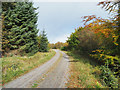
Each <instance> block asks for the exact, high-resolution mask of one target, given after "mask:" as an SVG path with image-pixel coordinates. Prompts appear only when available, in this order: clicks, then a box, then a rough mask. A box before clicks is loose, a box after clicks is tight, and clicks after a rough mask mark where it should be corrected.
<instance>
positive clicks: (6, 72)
mask: <svg viewBox="0 0 120 90" xmlns="http://www.w3.org/2000/svg"><path fill="white" fill-rule="evenodd" d="M54 55H55V51H53V50H50V51H49V52H44V53H42V52H38V53H36V54H35V55H34V56H30V57H17V56H13V57H5V58H2V84H3V85H4V84H5V83H7V82H9V81H11V80H13V79H15V78H17V77H18V76H20V75H23V74H25V73H27V72H29V71H30V70H32V69H34V68H36V67H38V66H40V65H42V64H44V63H45V62H47V61H48V60H50V59H51V58H52V57H53V56H54Z"/></svg>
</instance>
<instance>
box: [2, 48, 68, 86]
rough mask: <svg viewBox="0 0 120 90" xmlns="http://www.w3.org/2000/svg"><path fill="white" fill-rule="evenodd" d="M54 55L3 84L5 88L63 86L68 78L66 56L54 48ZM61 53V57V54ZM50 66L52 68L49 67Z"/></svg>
mask: <svg viewBox="0 0 120 90" xmlns="http://www.w3.org/2000/svg"><path fill="white" fill-rule="evenodd" d="M54 50H55V51H56V55H55V56H54V57H53V58H52V59H51V60H49V61H48V62H46V63H45V64H43V65H41V66H39V67H37V68H36V69H33V70H32V71H30V72H29V73H27V74H25V75H23V76H20V77H19V78H17V79H15V80H13V81H11V82H9V83H7V84H5V85H4V86H3V87H5V88H31V87H32V86H34V84H36V85H37V86H36V88H65V83H66V82H67V79H68V75H69V74H68V70H69V68H68V66H69V59H68V56H67V55H66V54H65V53H64V52H62V51H60V50H56V49H54ZM60 54H62V57H61V55H60ZM51 68H52V69H51Z"/></svg>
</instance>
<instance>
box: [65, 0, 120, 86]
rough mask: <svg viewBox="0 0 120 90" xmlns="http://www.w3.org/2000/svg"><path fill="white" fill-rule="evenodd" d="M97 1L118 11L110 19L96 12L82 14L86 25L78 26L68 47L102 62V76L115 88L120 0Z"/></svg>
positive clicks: (119, 68) (118, 72) (119, 53)
mask: <svg viewBox="0 0 120 90" xmlns="http://www.w3.org/2000/svg"><path fill="white" fill-rule="evenodd" d="M98 5H102V7H103V8H104V9H105V10H107V11H109V12H110V13H117V14H116V15H115V14H113V15H114V16H113V17H112V18H110V19H103V18H101V17H97V16H95V15H91V16H84V17H82V19H83V23H84V25H85V26H84V27H79V28H77V29H75V32H74V33H72V34H71V35H70V37H69V38H68V40H67V43H68V46H67V47H66V48H67V50H70V51H72V52H73V53H77V54H80V55H83V54H84V55H86V56H89V57H92V58H93V59H92V60H93V61H97V62H99V63H100V65H101V67H100V68H101V75H100V77H101V79H103V80H104V82H105V83H106V85H107V86H108V87H111V88H115V87H118V80H119V75H120V2H119V1H118V2H109V1H104V2H100V3H99V4H98ZM117 6H119V7H117Z"/></svg>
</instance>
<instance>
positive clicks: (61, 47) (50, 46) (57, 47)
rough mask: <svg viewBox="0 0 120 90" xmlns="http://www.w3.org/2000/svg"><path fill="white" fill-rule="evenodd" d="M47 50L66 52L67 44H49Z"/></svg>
mask: <svg viewBox="0 0 120 90" xmlns="http://www.w3.org/2000/svg"><path fill="white" fill-rule="evenodd" d="M48 46H49V48H51V49H61V50H67V46H68V43H67V42H66V43H63V42H57V43H49V44H48Z"/></svg>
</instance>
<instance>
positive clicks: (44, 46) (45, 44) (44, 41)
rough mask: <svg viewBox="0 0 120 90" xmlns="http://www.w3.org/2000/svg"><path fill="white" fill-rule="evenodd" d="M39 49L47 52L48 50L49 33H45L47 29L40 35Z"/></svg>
mask: <svg viewBox="0 0 120 90" xmlns="http://www.w3.org/2000/svg"><path fill="white" fill-rule="evenodd" d="M39 38H40V39H39V40H40V42H39V51H40V52H47V51H48V39H47V34H46V33H45V30H43V31H42V33H41V34H40V36H39Z"/></svg>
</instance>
